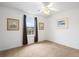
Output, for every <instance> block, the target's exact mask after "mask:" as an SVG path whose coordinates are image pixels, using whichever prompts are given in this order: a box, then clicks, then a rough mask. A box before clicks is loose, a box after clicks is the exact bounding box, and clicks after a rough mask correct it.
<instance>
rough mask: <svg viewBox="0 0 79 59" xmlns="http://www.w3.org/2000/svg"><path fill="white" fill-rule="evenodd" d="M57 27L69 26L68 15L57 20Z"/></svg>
mask: <svg viewBox="0 0 79 59" xmlns="http://www.w3.org/2000/svg"><path fill="white" fill-rule="evenodd" d="M57 28H63V29H66V28H68V17H64V18H62V19H59V20H57Z"/></svg>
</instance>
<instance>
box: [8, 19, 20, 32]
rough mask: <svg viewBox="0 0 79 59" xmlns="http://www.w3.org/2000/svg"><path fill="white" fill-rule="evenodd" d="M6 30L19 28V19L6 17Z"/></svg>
mask: <svg viewBox="0 0 79 59" xmlns="http://www.w3.org/2000/svg"><path fill="white" fill-rule="evenodd" d="M7 30H8V31H18V30H19V19H13V18H7Z"/></svg>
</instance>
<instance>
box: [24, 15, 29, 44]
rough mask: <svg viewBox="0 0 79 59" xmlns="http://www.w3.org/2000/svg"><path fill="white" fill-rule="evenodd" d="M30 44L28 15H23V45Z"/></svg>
mask: <svg viewBox="0 0 79 59" xmlns="http://www.w3.org/2000/svg"><path fill="white" fill-rule="evenodd" d="M26 44H28V40H27V26H26V15H24V16H23V45H26Z"/></svg>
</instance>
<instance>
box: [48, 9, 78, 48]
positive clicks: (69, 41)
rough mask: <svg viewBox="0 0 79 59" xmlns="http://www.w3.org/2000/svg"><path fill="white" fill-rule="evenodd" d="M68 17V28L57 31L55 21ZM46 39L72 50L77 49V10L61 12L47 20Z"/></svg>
mask: <svg viewBox="0 0 79 59" xmlns="http://www.w3.org/2000/svg"><path fill="white" fill-rule="evenodd" d="M64 17H68V23H69V24H68V28H67V29H58V28H57V20H58V19H62V18H64ZM48 38H49V40H50V41H54V42H57V43H60V44H63V45H66V46H69V47H72V48H76V49H79V8H74V9H70V10H67V11H62V12H60V13H57V14H55V15H51V16H50V17H49V18H48Z"/></svg>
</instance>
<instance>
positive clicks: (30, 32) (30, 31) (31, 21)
mask: <svg viewBox="0 0 79 59" xmlns="http://www.w3.org/2000/svg"><path fill="white" fill-rule="evenodd" d="M26 22H27V35H33V34H34V32H35V27H34V18H32V17H29V16H27V20H26Z"/></svg>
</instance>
